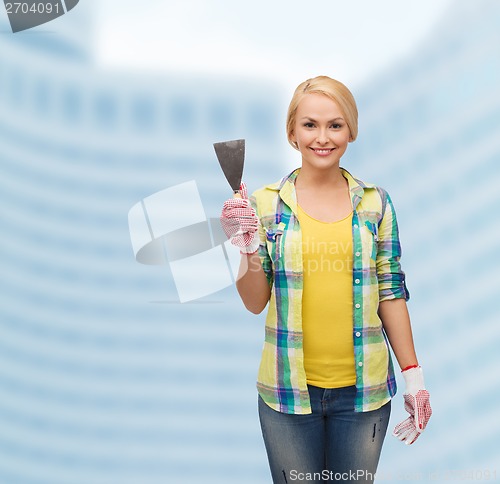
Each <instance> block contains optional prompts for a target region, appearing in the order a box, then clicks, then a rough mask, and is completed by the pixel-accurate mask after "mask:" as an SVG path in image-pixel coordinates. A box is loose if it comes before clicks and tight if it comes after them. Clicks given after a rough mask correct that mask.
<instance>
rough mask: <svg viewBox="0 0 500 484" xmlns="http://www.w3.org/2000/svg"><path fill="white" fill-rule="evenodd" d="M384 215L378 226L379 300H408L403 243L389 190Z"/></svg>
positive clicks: (386, 195)
mask: <svg viewBox="0 0 500 484" xmlns="http://www.w3.org/2000/svg"><path fill="white" fill-rule="evenodd" d="M384 195H385V197H386V200H387V204H386V209H385V213H384V216H383V218H382V220H381V222H380V225H379V228H378V246H377V249H378V250H377V277H378V288H379V301H386V300H388V299H397V298H404V299H405V300H407V301H408V299H410V293H409V292H408V288H407V287H406V278H405V273H404V272H403V271H402V269H401V264H400V258H401V244H400V242H399V231H398V223H397V220H396V212H395V211H394V205H393V204H392V200H391V198H390V196H389V194H388V193H387V192H385V191H384Z"/></svg>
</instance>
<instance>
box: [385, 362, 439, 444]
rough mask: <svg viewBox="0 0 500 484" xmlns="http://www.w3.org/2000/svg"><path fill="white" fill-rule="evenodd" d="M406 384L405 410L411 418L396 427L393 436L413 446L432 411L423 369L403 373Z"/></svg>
mask: <svg viewBox="0 0 500 484" xmlns="http://www.w3.org/2000/svg"><path fill="white" fill-rule="evenodd" d="M403 377H404V379H405V383H406V391H405V393H404V394H403V396H404V399H405V410H406V411H407V412H408V413H409V414H410V416H409V417H408V418H407V419H406V420H403V421H402V422H401V423H399V424H398V425H396V427H394V431H393V432H392V435H394V437H397V438H398V439H399V440H401V441H402V442H404V443H405V444H406V445H411V444H413V442H415V441H416V440H417V439H418V437H419V436H420V434H421V433H422V432H423V431H424V429H425V427H426V426H427V422H428V421H429V419H430V418H431V415H432V409H431V404H430V401H429V392H428V391H427V390H426V389H425V385H424V375H423V372H422V368H421V367H420V366H419V367H417V368H410V369H408V370H406V371H403Z"/></svg>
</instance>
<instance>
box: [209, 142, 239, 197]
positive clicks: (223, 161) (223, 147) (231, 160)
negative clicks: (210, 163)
mask: <svg viewBox="0 0 500 484" xmlns="http://www.w3.org/2000/svg"><path fill="white" fill-rule="evenodd" d="M214 148H215V154H216V155H217V159H218V160H219V164H220V167H221V168H222V171H223V173H224V175H225V177H226V179H227V181H228V182H229V185H230V186H231V188H232V189H233V192H234V195H233V197H234V198H241V195H240V194H239V189H240V184H241V177H242V176H243V164H244V162H245V140H244V139H237V140H232V141H222V142H220V143H214Z"/></svg>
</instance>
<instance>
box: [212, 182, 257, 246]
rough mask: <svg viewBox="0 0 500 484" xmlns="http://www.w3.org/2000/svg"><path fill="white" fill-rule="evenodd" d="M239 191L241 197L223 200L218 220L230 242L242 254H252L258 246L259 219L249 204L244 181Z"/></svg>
mask: <svg viewBox="0 0 500 484" xmlns="http://www.w3.org/2000/svg"><path fill="white" fill-rule="evenodd" d="M239 192H240V194H241V198H230V199H229V200H226V201H225V202H224V205H223V206H222V213H221V216H220V222H221V225H222V228H223V230H224V232H225V234H226V236H227V238H228V239H230V240H231V244H233V245H236V246H237V247H239V248H240V252H241V253H242V254H253V253H255V252H257V249H258V248H259V234H258V232H257V229H258V228H259V219H258V217H257V215H256V213H255V210H254V209H253V207H252V206H251V205H250V200H248V193H247V187H246V185H245V184H244V183H241V185H240V190H239Z"/></svg>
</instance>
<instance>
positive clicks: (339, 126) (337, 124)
mask: <svg viewBox="0 0 500 484" xmlns="http://www.w3.org/2000/svg"><path fill="white" fill-rule="evenodd" d="M331 127H332V128H333V129H340V128H342V125H341V124H339V123H333V124H332V125H331Z"/></svg>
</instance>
